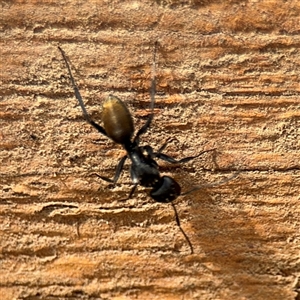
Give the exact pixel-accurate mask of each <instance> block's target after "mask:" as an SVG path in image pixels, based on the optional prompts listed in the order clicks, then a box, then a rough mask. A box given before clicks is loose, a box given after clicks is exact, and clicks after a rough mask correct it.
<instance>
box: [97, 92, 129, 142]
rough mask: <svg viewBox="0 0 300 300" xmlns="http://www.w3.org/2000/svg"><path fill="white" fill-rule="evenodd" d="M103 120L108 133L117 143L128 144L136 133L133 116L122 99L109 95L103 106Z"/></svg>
mask: <svg viewBox="0 0 300 300" xmlns="http://www.w3.org/2000/svg"><path fill="white" fill-rule="evenodd" d="M102 122H103V127H104V129H105V131H106V134H107V136H108V137H109V138H111V139H112V140H113V141H114V142H115V143H117V144H122V145H123V144H126V143H128V141H130V139H131V137H132V135H133V133H134V125H133V120H132V116H131V114H130V112H129V110H128V108H127V106H126V105H125V104H124V102H123V101H122V100H120V99H119V98H118V97H116V96H112V95H109V97H108V98H107V99H106V100H105V101H104V103H103V108H102Z"/></svg>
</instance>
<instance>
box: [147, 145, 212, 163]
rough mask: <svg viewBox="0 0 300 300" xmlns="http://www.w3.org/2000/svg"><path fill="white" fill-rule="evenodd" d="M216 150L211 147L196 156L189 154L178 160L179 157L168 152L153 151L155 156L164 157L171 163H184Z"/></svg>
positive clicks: (163, 158)
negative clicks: (174, 156) (176, 157)
mask: <svg viewBox="0 0 300 300" xmlns="http://www.w3.org/2000/svg"><path fill="white" fill-rule="evenodd" d="M215 150H216V149H215V148H214V149H209V150H204V151H202V152H200V153H198V154H197V155H195V156H188V157H184V158H182V159H179V160H177V159H175V158H173V157H171V156H168V155H166V154H163V153H160V152H153V157H157V158H159V159H162V160H164V161H167V162H169V163H171V164H178V163H179V164H182V163H186V162H188V161H190V160H192V159H194V158H197V157H199V156H201V155H202V154H204V153H206V152H211V151H215Z"/></svg>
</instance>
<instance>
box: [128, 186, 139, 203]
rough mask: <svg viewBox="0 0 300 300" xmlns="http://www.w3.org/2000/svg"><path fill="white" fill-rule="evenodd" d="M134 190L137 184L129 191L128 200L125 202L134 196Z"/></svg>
mask: <svg viewBox="0 0 300 300" xmlns="http://www.w3.org/2000/svg"><path fill="white" fill-rule="evenodd" d="M136 188H137V183H135V184H134V186H133V187H132V189H131V191H130V194H129V196H128V198H127V199H126V200H128V199H130V198H131V197H132V195H133V194H134V192H135V190H136Z"/></svg>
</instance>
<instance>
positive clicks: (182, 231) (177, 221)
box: [170, 202, 194, 254]
mask: <svg viewBox="0 0 300 300" xmlns="http://www.w3.org/2000/svg"><path fill="white" fill-rule="evenodd" d="M170 203H171V205H172V207H173V210H174V214H175V221H176V224H177V226H178V227H179V229H180V231H181V233H182V235H183V236H184V238H185V240H186V241H187V243H188V245H189V247H190V249H191V254H193V253H194V248H193V245H192V243H191V241H190V239H189V237H188V236H187V234H186V233H185V232H184V230H183V229H182V227H181V224H180V219H179V216H178V212H177V209H176V207H175V205H174V203H173V202H170Z"/></svg>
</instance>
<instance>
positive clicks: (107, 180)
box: [92, 155, 127, 186]
mask: <svg viewBox="0 0 300 300" xmlns="http://www.w3.org/2000/svg"><path fill="white" fill-rule="evenodd" d="M126 159H127V155H125V156H123V157H122V158H121V160H120V161H119V163H118V166H117V169H116V173H115V176H114V178H113V179H110V178H108V177H105V176H102V175H99V174H97V173H93V174H92V175H96V176H97V177H99V178H101V179H102V180H104V181H106V182H110V183H112V184H113V186H114V185H115V184H116V183H117V181H118V179H119V177H120V175H121V172H122V170H123V166H124V163H125V160H126Z"/></svg>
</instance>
